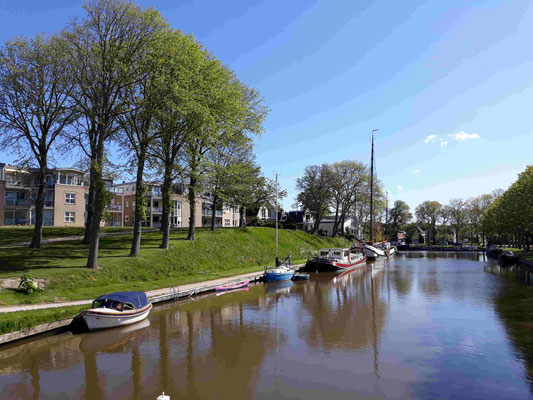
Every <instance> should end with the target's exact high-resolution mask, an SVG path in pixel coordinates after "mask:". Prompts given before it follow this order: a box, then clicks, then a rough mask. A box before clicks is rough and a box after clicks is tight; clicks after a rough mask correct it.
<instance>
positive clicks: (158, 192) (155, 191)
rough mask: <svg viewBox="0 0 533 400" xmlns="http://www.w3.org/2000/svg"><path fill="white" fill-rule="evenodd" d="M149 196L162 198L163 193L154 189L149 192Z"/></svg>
mask: <svg viewBox="0 0 533 400" xmlns="http://www.w3.org/2000/svg"><path fill="white" fill-rule="evenodd" d="M147 195H148V196H152V197H162V196H163V193H162V192H161V190H158V189H157V190H156V189H152V190H149V191H148V192H147Z"/></svg>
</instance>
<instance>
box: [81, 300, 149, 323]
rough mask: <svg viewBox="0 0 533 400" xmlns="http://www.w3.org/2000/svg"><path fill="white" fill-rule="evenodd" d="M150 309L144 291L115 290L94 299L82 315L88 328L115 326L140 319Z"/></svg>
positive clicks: (146, 314)
mask: <svg viewBox="0 0 533 400" xmlns="http://www.w3.org/2000/svg"><path fill="white" fill-rule="evenodd" d="M151 309H152V304H151V303H150V302H149V301H148V299H147V298H146V293H144V292H115V293H109V294H105V295H102V296H100V297H98V298H97V299H96V300H94V301H93V305H92V308H90V309H89V310H85V311H83V312H82V317H83V319H84V320H85V323H86V324H87V327H88V328H89V329H90V330H95V329H106V328H116V327H119V326H124V325H130V324H134V323H135V322H140V321H142V320H143V319H145V318H146V317H147V316H148V314H149V313H150V310H151Z"/></svg>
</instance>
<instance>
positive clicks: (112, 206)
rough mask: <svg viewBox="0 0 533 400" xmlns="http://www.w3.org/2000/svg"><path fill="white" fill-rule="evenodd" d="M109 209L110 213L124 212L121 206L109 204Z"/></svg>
mask: <svg viewBox="0 0 533 400" xmlns="http://www.w3.org/2000/svg"><path fill="white" fill-rule="evenodd" d="M107 209H108V210H109V211H122V205H121V204H109V205H108V206H107Z"/></svg>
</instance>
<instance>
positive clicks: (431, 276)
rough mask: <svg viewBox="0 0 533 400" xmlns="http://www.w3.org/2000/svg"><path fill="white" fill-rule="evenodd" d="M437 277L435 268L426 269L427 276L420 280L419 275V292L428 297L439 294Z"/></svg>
mask: <svg viewBox="0 0 533 400" xmlns="http://www.w3.org/2000/svg"><path fill="white" fill-rule="evenodd" d="M437 277H438V275H437V269H436V268H435V267H433V268H430V269H428V271H427V274H425V275H424V279H421V278H420V275H419V285H420V289H421V291H422V292H423V293H425V294H428V295H430V296H435V295H438V294H440V286H439V280H438V279H437Z"/></svg>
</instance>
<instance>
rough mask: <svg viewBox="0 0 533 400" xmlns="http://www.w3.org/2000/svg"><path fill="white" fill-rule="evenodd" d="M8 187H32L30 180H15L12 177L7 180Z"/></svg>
mask: <svg viewBox="0 0 533 400" xmlns="http://www.w3.org/2000/svg"><path fill="white" fill-rule="evenodd" d="M6 187H23V188H28V189H29V188H30V187H31V185H30V183H29V182H25V181H15V180H11V179H8V180H7V181H6Z"/></svg>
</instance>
